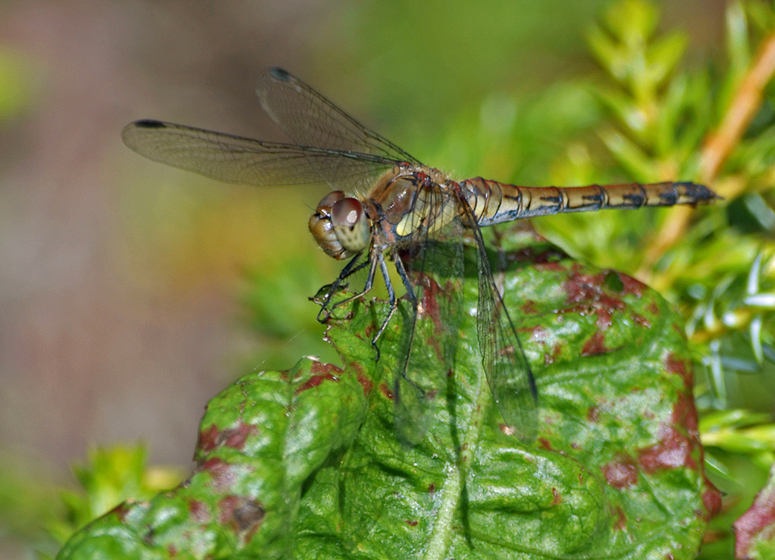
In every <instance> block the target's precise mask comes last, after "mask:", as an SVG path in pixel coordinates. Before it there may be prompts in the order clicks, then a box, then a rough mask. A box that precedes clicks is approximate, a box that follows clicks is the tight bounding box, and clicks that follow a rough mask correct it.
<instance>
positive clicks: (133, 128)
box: [122, 68, 718, 443]
mask: <svg viewBox="0 0 775 560" xmlns="http://www.w3.org/2000/svg"><path fill="white" fill-rule="evenodd" d="M256 94H257V96H258V98H259V101H260V103H261V106H262V107H263V109H264V110H265V111H266V113H267V114H268V115H269V116H270V117H271V118H272V120H273V121H274V122H275V123H276V124H277V125H279V127H280V128H281V129H283V131H284V132H285V133H286V134H287V135H288V136H289V137H290V138H291V140H292V143H278V142H266V141H262V140H254V139H251V138H244V137H240V136H234V135H230V134H224V133H220V132H212V131H209V130H204V129H200V128H194V127H190V126H185V125H180V124H173V123H168V122H162V121H157V120H139V121H136V122H133V123H131V124H129V125H127V126H126V127H125V128H124V130H123V132H122V138H123V140H124V143H125V144H126V145H127V146H128V147H129V148H130V149H132V150H133V151H135V152H137V153H138V154H140V155H142V156H145V157H147V158H149V159H151V160H154V161H157V162H161V163H165V164H167V165H171V166H173V167H177V168H180V169H184V170H188V171H193V172H195V173H198V174H201V175H204V176H206V177H210V178H212V179H216V180H218V181H222V182H227V183H238V184H246V185H256V186H262V187H263V186H288V185H302V184H328V185H329V186H330V187H331V188H333V190H332V191H331V192H330V193H328V194H327V195H326V196H325V197H323V199H322V200H321V201H320V203H319V204H318V205H317V207H316V209H315V211H314V213H313V215H312V216H311V218H310V222H309V229H310V232H311V233H312V235H313V237H314V238H315V240H316V241H317V243H318V245H319V246H320V247H321V248H322V250H323V251H324V252H325V253H326V254H327V255H329V256H330V257H333V258H334V259H337V260H340V261H347V264H345V266H344V267H343V269H342V271H341V273H340V274H339V276H338V278H337V279H336V281H335V282H333V283H332V284H331V285H329V286H328V287H327V288H326V294H325V297H323V298H322V302H321V304H322V305H321V310H320V313H319V315H318V319H319V320H321V321H322V322H325V321H326V320H327V319H328V318H329V317H330V316H331V313H332V312H333V310H334V309H336V308H337V307H339V306H341V305H343V304H344V303H346V302H349V301H352V300H356V299H360V298H364V297H365V296H366V294H367V293H368V292H369V291H370V290H371V288H372V286H373V283H374V280H375V278H376V277H377V271H379V274H380V275H381V276H382V279H383V280H384V283H385V286H386V288H387V293H388V304H389V305H388V312H387V314H386V317H385V318H384V320H383V321H382V323H381V325H380V326H379V328H378V330H377V332H376V334H375V335H374V337H373V338H372V344H373V345H374V347H375V349H376V348H377V345H376V343H377V341H378V339H379V338H380V337H381V336H382V335H383V333H384V332H385V330H386V328H387V327H388V325H389V324H390V323H391V320H392V319H393V317H394V315H395V313H396V310H397V309H398V307H399V303H398V300H399V298H397V297H396V290H395V289H394V287H393V284H392V281H391V279H390V275H389V272H390V271H389V267H388V262H390V261H392V263H393V265H394V267H395V270H396V272H397V275H398V277H399V278H400V280H401V283H402V284H403V286H404V288H405V298H406V299H408V301H409V304H410V305H409V309H410V313H409V318H408V329H407V334H406V341H405V344H404V345H403V346H402V347H403V348H404V349H405V350H403V351H402V352H403V354H404V355H403V356H402V357H401V358H400V359H399V360H398V362H397V366H396V367H395V369H397V370H398V371H397V372H394V373H395V376H394V378H395V381H394V391H393V399H394V400H395V403H396V415H397V417H398V418H399V420H397V424H401V425H403V426H405V427H407V426H408V427H409V428H407V430H408V431H411V430H412V429H414V430H415V431H414V432H413V433H412V434H411V435H408V436H407V439H409V440H410V442H411V441H412V440H417V439H419V438H421V437H422V436H423V434H424V432H425V429H426V422H425V420H424V418H426V417H427V413H426V412H425V411H423V410H420V412H413V411H412V410H411V408H413V407H417V408H420V409H422V408H423V407H425V409H426V410H427V407H428V406H429V402H430V401H431V400H432V399H431V398H430V397H431V396H432V394H433V392H434V391H433V390H434V387H430V388H427V387H422V386H421V385H420V383H418V382H417V381H415V380H414V369H415V367H418V366H417V364H419V363H420V356H421V353H422V352H423V349H421V348H420V346H421V344H419V343H418V341H417V340H415V339H416V338H419V337H416V336H415V331H416V325H417V318H418V313H420V312H423V303H422V302H423V301H424V300H423V296H424V294H425V293H426V292H427V290H428V289H429V284H428V283H427V281H421V280H418V276H416V275H412V274H410V272H408V268H409V267H408V264H407V261H408V260H409V259H412V262H413V263H415V262H420V263H425V262H426V261H427V262H431V261H432V262H433V263H434V266H437V267H438V266H450V267H453V266H454V264H453V263H455V262H457V263H460V262H461V258H460V257H459V255H460V254H461V252H462V249H459V250H454V248H455V247H458V248H462V246H463V237H464V234H465V233H466V232H470V233H469V241H468V244H469V245H473V247H474V249H475V253H476V273H477V276H478V299H477V307H476V324H477V329H476V330H477V339H478V340H477V342H478V346H479V353H480V356H481V366H482V368H483V370H484V373H485V376H486V380H487V384H488V386H489V389H490V391H491V393H492V396H493V400H494V402H495V404H496V407H497V409H498V410H499V412H500V414H501V416H502V417H503V419H504V421H505V422H506V425H507V426H509V427H510V428H511V431H510V432H507V433H514V434H515V435H516V436H518V437H519V438H520V439H521V440H523V441H524V442H527V443H529V442H531V441H533V440H534V439H535V437H536V433H537V429H538V391H537V387H536V381H535V378H534V375H533V372H532V370H531V367H530V363H529V361H528V359H527V357H526V355H525V352H524V350H523V347H522V344H521V342H520V339H519V336H518V334H517V329H516V328H515V321H514V320H513V319H512V317H511V315H510V313H509V311H508V309H507V308H506V306H505V305H504V303H503V299H502V296H501V293H500V291H499V289H498V287H497V285H496V280H495V278H494V276H493V270H492V266H491V264H490V262H489V259H488V256H487V252H486V246H485V241H484V238H483V234H482V231H481V228H483V227H486V226H490V225H494V224H498V223H503V222H510V221H514V220H518V219H522V218H530V217H533V216H543V215H549V214H559V213H564V212H583V211H597V210H603V209H608V208H612V209H613V208H616V209H637V208H641V207H644V206H672V205H676V204H689V205H697V204H700V203H707V202H711V201H713V200H714V199H715V198H718V197H717V196H716V194H715V193H714V192H713V191H712V190H710V189H709V188H707V187H705V186H704V185H700V184H696V183H692V182H662V183H651V184H638V183H628V184H619V185H608V186H601V185H588V186H583V187H527V186H516V185H510V184H505V183H500V182H497V181H491V180H486V179H483V178H481V177H476V178H470V179H464V180H454V179H453V178H452V177H451V176H450V175H448V174H447V173H445V172H443V171H441V170H439V169H436V168H433V167H429V166H427V165H424V164H423V163H421V162H420V161H419V160H417V159H416V158H414V157H413V156H411V155H409V154H408V153H407V152H405V151H404V150H402V149H401V148H399V147H398V146H396V145H395V144H393V143H392V142H390V141H388V140H387V139H385V138H383V137H382V136H380V135H379V134H377V133H376V132H373V131H372V130H370V129H368V128H366V127H365V126H363V125H362V124H360V123H359V122H358V121H357V120H355V119H354V118H353V117H351V116H350V115H348V114H347V113H345V112H344V111H343V110H341V109H340V108H338V107H337V106H336V105H334V104H333V103H332V102H331V101H329V100H328V99H326V98H325V97H323V96H322V95H321V94H320V93H318V92H317V91H315V90H314V89H312V88H311V87H310V86H308V85H307V84H305V83H304V82H302V81H301V80H299V79H298V78H296V77H294V76H292V75H291V74H290V73H288V72H287V71H285V70H283V69H281V68H270V69H267V70H265V71H263V72H262V73H261V75H260V77H259V79H258V82H257V86H256ZM346 193H352V194H353V196H350V195H348V194H346ZM355 193H365V194H363V195H361V196H358V195H356V194H355ZM471 238H472V241H471ZM441 247H452V248H453V251H452V252H449V251H447V250H444V249H441ZM412 267H414V264H412ZM461 270H462V266H458V268H456V269H451V274H452V275H454V274H459V273H460V272H459V271H461ZM358 271H364V272H365V273H366V280H365V283H364V285H363V288H362V289H360V290H359V291H357V293H355V294H352V295H349V296H348V297H345V298H344V299H337V298H335V295H336V294H338V293H340V292H341V290H342V289H343V288H344V287H345V286H347V283H348V279H349V278H351V277H352V276H353V275H354V274H355V273H356V272H358ZM456 271H457V272H456ZM453 336H454V335H453ZM378 355H379V354H378V351H377V356H378ZM445 376H446V371H444V372H442V375H441V377H442V378H443V377H445ZM441 382H442V381H439V383H441ZM436 389H438V387H436ZM413 414H414V415H413ZM401 418H403V420H401ZM415 442H416V441H415Z"/></svg>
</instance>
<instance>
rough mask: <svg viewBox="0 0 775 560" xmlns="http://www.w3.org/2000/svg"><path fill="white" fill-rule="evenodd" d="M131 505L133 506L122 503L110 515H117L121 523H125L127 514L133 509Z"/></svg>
mask: <svg viewBox="0 0 775 560" xmlns="http://www.w3.org/2000/svg"><path fill="white" fill-rule="evenodd" d="M130 505H131V504H130V503H129V502H122V503H120V504H118V505H117V506H116V507H114V508H113V509H112V510H110V512H109V513H110V515H115V516H116V517H117V518H118V520H119V521H121V522H124V520H125V519H126V516H127V514H128V513H129V510H130V509H131V508H130V507H129V506H130Z"/></svg>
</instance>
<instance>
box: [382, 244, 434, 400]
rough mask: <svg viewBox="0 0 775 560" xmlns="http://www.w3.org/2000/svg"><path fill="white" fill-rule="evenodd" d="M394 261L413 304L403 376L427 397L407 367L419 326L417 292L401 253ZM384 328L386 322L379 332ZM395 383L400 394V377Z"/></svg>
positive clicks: (402, 367) (422, 395)
mask: <svg viewBox="0 0 775 560" xmlns="http://www.w3.org/2000/svg"><path fill="white" fill-rule="evenodd" d="M394 261H395V264H396V272H398V276H399V277H400V278H401V282H402V283H403V284H404V287H405V288H406V295H407V297H408V298H409V302H410V303H411V305H412V318H411V321H410V324H411V326H410V327H409V340H408V344H407V346H406V347H407V352H406V356H405V357H404V363H403V364H402V366H401V377H403V378H404V379H405V380H406V381H407V382H409V384H410V385H412V386H413V387H414V388H415V389H417V390H418V391H419V392H420V397H421V398H425V390H424V389H423V388H422V387H420V386H419V385H418V384H417V383H415V382H414V381H412V380H411V379H409V378H408V377H407V376H406V368H407V367H408V366H409V356H410V355H411V353H412V343H413V342H414V333H415V328H416V327H417V307H418V302H417V294H416V293H415V291H414V288H413V287H412V283H411V282H410V281H409V276H408V275H407V273H406V268H404V263H403V261H402V260H401V257H400V256H399V255H395V258H394ZM386 282H389V281H388V280H387V279H386ZM396 307H398V305H397V304H396ZM393 311H395V310H391V315H392V313H393ZM384 328H385V324H383V326H382V329H380V333H378V334H381V331H382V330H384ZM395 385H396V386H395V389H396V393H395V394H396V395H398V394H399V393H398V378H396V382H395Z"/></svg>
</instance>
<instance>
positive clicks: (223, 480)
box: [196, 458, 236, 492]
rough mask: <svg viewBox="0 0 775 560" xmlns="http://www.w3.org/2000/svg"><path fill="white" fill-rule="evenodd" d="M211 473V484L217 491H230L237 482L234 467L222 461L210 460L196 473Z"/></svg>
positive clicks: (198, 468)
mask: <svg viewBox="0 0 775 560" xmlns="http://www.w3.org/2000/svg"><path fill="white" fill-rule="evenodd" d="M203 471H204V472H208V473H210V481H211V482H210V484H211V485H212V487H213V488H214V489H215V490H216V491H219V492H220V491H223V490H226V489H228V488H229V487H230V486H231V485H232V484H233V483H234V481H235V478H236V476H235V473H234V465H232V464H230V463H227V462H225V461H223V460H222V459H218V458H212V459H208V460H207V461H205V462H204V463H202V464H201V465H200V466H199V467H197V469H196V472H203Z"/></svg>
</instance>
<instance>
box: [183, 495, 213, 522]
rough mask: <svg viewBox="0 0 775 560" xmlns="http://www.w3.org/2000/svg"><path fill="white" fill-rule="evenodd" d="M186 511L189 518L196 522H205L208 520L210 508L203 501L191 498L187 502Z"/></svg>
mask: <svg viewBox="0 0 775 560" xmlns="http://www.w3.org/2000/svg"><path fill="white" fill-rule="evenodd" d="M188 512H189V513H190V514H191V518H192V519H193V520H194V521H196V522H197V523H207V522H208V521H210V510H209V509H208V508H207V505H206V504H205V503H204V502H200V501H199V500H191V501H190V502H188Z"/></svg>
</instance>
